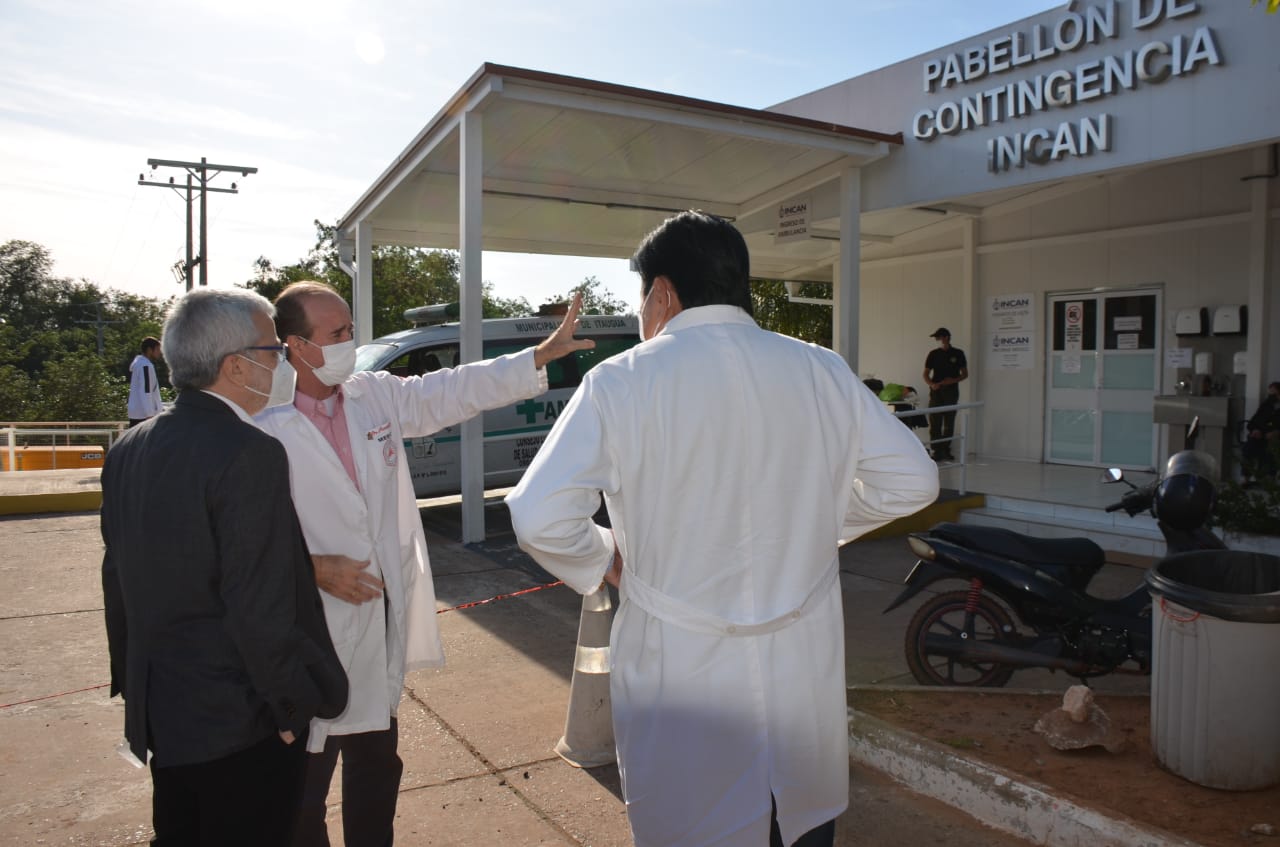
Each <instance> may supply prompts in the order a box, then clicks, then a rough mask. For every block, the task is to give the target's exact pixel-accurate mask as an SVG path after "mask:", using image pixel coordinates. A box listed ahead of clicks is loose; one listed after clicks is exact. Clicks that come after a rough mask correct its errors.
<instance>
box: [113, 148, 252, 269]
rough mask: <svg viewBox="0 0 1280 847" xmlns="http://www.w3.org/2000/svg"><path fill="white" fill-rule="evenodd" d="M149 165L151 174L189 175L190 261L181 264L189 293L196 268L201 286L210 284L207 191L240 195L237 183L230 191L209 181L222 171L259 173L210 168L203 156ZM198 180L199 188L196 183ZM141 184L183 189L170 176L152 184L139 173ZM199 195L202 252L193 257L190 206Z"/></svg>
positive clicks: (155, 161)
mask: <svg viewBox="0 0 1280 847" xmlns="http://www.w3.org/2000/svg"><path fill="white" fill-rule="evenodd" d="M147 164H148V165H150V166H151V170H152V172H154V171H155V169H156V168H182V169H184V170H185V171H186V172H187V186H186V200H187V261H186V262H185V263H184V264H183V265H182V275H181V279H182V280H183V281H185V282H186V284H187V290H188V291H190V290H191V288H192V282H193V281H192V278H191V271H192V269H193V268H194V267H195V266H196V265H199V266H200V284H201V285H208V284H209V206H208V201H207V199H206V197H207V195H208V192H210V191H217V192H220V193H222V194H239V193H240V192H239V191H237V190H236V184H235V183H234V182H233V183H231V187H230V188H215V187H213V186H212V185H210V184H209V180H211V179H213V178H214V177H216V176H217V175H218V174H220V173H222V172H223V171H231V172H233V173H239V174H240V175H241V176H248V175H249V174H256V173H257V172H258V169H257V168H251V167H248V166H246V165H211V164H209V162H208V160H206V159H205V157H204V156H201V157H200V161H198V162H179V161H176V160H173V159H147ZM193 179H194V180H195V181H196V182H198V183H199V185H196V184H193V182H192V180H193ZM138 185H154V186H156V187H157V188H172V189H173V190H174V191H176V192H177V193H178V195H179V196H182V190H181V189H180V188H179V187H178V184H177V183H176V182H175V181H174V178H173V177H169V181H168V182H149V181H148V180H147V179H146V174H138ZM195 192H199V194H200V253H199V255H197V256H195V257H194V258H193V257H192V255H191V254H192V245H191V203H192V200H193V199H194V193H195ZM177 271H178V267H177V265H175V266H174V273H175V274H176V273H177Z"/></svg>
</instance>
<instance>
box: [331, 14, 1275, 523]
mask: <svg viewBox="0 0 1280 847" xmlns="http://www.w3.org/2000/svg"><path fill="white" fill-rule="evenodd" d="M1277 26H1280V21H1276V20H1274V19H1271V18H1267V17H1266V16H1265V15H1263V14H1262V12H1261V10H1260V9H1254V8H1251V7H1250V4H1249V3H1248V2H1246V0H1200V2H1193V0H1093V2H1084V3H1071V4H1067V5H1065V6H1063V7H1062V8H1061V9H1058V10H1053V11H1049V12H1045V13H1043V14H1040V15H1036V16H1033V17H1030V18H1027V19H1025V20H1021V21H1016V22H1014V23H1011V24H1009V25H1007V26H1005V27H1002V28H999V29H996V30H992V31H990V32H987V33H982V34H978V35H975V36H973V37H972V38H969V39H965V40H964V41H961V42H957V43H955V44H950V45H944V46H940V47H938V48H937V49H936V50H931V51H929V52H928V53H925V54H923V55H921V56H919V57H916V58H914V59H909V60H907V61H904V62H900V63H897V64H895V65H891V66H889V67H886V68H883V69H881V70H878V71H875V72H872V73H869V74H866V75H863V76H859V77H856V78H853V79H850V80H847V81H845V82H841V83H837V84H835V85H832V86H830V87H828V88H824V89H821V90H819V91H815V92H812V93H809V94H804V95H802V96H799V97H797V98H795V99H794V100H789V101H787V102H784V103H781V104H779V105H777V106H775V107H773V108H772V109H769V110H764V111H757V110H750V109H740V108H737V107H731V106H725V105H723V104H715V103H707V102H705V101H697V100H691V99H689V98H682V97H676V96H673V95H668V94H662V93H658V92H650V91H641V90H637V89H631V88H624V87H620V86H613V85H609V84H605V83H600V82H595V81H591V80H580V79H573V78H566V77H559V76H554V75H550V74H543V73H539V72H535V71H526V70H521V69H513V68H502V67H497V66H491V65H486V66H485V67H483V68H481V70H480V71H479V72H478V73H477V74H476V75H475V76H474V77H473V78H472V79H471V80H470V81H469V82H468V83H467V85H466V86H464V87H463V89H462V90H460V91H459V93H458V94H457V95H456V96H455V97H454V98H453V100H451V101H450V103H449V104H447V105H446V106H445V107H444V109H443V110H442V111H441V112H440V114H438V115H437V116H436V117H435V118H434V119H433V120H432V121H431V122H430V123H429V124H428V125H427V127H426V128H425V129H424V130H423V132H422V133H421V134H419V136H418V137H417V138H415V139H414V140H413V142H412V143H411V144H410V145H409V147H408V148H407V149H406V150H405V152H404V153H403V154H402V155H401V156H400V157H398V158H397V160H396V162H395V163H393V164H392V165H391V166H390V167H389V168H388V170H387V171H386V172H385V173H384V174H383V175H382V176H381V177H380V178H379V180H378V181H377V182H376V183H375V184H374V185H373V186H372V187H371V188H370V189H369V191H368V192H366V194H365V195H364V196H363V197H362V198H361V199H360V200H359V201H358V202H357V203H356V205H355V206H354V207H353V208H352V209H351V211H350V212H348V213H347V215H346V216H344V218H343V220H342V221H340V223H339V230H340V234H341V235H343V236H345V238H346V239H348V242H349V243H348V244H347V245H346V248H345V249H346V250H347V251H348V258H349V260H350V261H352V263H353V264H354V265H356V266H364V267H368V266H369V264H370V263H368V262H367V261H366V262H361V261H360V255H361V254H362V253H363V254H364V255H365V256H366V257H367V252H366V251H367V250H368V249H369V247H370V246H371V245H372V244H374V243H398V244H413V245H418V246H430V247H448V248H453V249H460V250H461V251H462V258H463V287H464V310H466V309H468V308H469V309H470V312H469V313H468V312H466V311H464V320H465V319H466V317H467V315H468V314H471V315H478V311H479V310H478V304H479V279H480V270H479V262H480V250H481V248H482V247H483V249H485V250H519V251H526V252H550V253H572V254H577V255H596V256H619V257H623V256H628V255H630V253H631V252H632V251H633V250H634V248H635V246H636V244H637V243H638V241H639V239H640V238H641V237H642V236H643V234H644V233H645V232H647V231H648V230H649V229H651V228H652V227H653V226H655V225H656V224H657V223H658V222H659V221H661V220H662V219H663V218H664V217H666V216H667V215H669V214H670V213H671V212H672V211H673V210H678V209H683V208H702V209H704V210H706V211H708V212H711V213H714V214H720V215H724V216H728V217H732V218H733V219H734V220H735V221H736V223H737V225H738V227H739V229H741V230H742V231H743V233H744V234H745V235H746V236H747V239H748V244H749V245H750V248H751V253H752V262H753V272H754V273H755V274H756V275H758V276H761V277H769V278H782V279H795V280H804V281H824V282H830V283H832V286H833V299H834V301H835V309H836V321H835V329H836V332H835V343H836V347H837V349H839V350H840V351H841V352H842V353H843V354H844V355H845V356H846V357H847V358H848V359H849V360H850V363H851V364H853V365H854V367H855V369H856V370H857V371H858V372H859V374H860V375H862V376H870V375H875V376H878V377H880V378H881V379H884V380H886V381H894V382H902V383H907V384H911V383H918V382H919V375H920V372H921V370H922V368H923V363H924V357H925V355H926V353H927V352H928V350H929V349H930V348H931V347H932V346H933V342H932V340H931V339H930V338H929V337H928V336H929V334H930V333H932V332H933V330H934V329H935V328H936V327H938V326H940V325H941V326H946V327H948V328H949V329H950V330H951V332H952V334H953V342H954V343H955V345H956V346H958V347H960V348H962V349H964V350H965V351H966V353H967V355H968V359H969V373H970V379H969V380H968V381H967V382H966V383H964V384H963V386H962V394H961V399H962V401H968V400H980V401H982V402H983V404H984V407H983V409H982V410H981V412H980V413H979V414H978V415H977V417H976V420H975V422H974V423H975V425H974V426H973V427H972V428H971V429H972V431H973V432H974V434H975V440H974V442H972V443H971V445H970V449H971V450H974V451H976V452H977V453H979V454H982V455H986V456H990V457H999V458H1010V459H1023V460H1029V461H1040V462H1063V463H1071V464H1085V465H1120V466H1124V467H1133V468H1151V467H1154V466H1156V465H1157V464H1158V463H1159V462H1160V461H1161V460H1162V459H1163V458H1164V457H1165V456H1166V455H1167V453H1168V451H1169V445H1170V443H1171V442H1172V443H1173V444H1174V445H1175V449H1176V445H1177V444H1179V443H1180V438H1181V427H1179V426H1170V427H1167V428H1166V427H1162V426H1161V425H1159V424H1157V423H1156V422H1155V420H1156V412H1155V411H1154V409H1155V407H1156V406H1157V405H1159V404H1157V402H1156V400H1155V398H1156V397H1157V396H1163V395H1173V394H1175V393H1177V391H1178V384H1179V382H1180V381H1181V382H1185V383H1186V384H1187V385H1189V386H1190V390H1191V391H1192V393H1194V394H1200V393H1201V392H1202V391H1203V390H1205V389H1207V390H1209V391H1210V392H1211V393H1212V394H1214V395H1216V396H1217V397H1220V398H1222V399H1210V400H1207V401H1194V402H1198V403H1200V407H1199V409H1198V410H1199V411H1202V412H1203V413H1204V414H1205V415H1206V419H1209V420H1211V421H1214V422H1220V423H1222V422H1225V421H1220V420H1216V418H1217V417H1218V416H1220V415H1222V414H1223V413H1224V410H1225V409H1227V408H1230V410H1231V412H1232V415H1233V417H1234V419H1235V420H1238V419H1239V418H1240V416H1241V415H1243V416H1247V415H1248V414H1249V413H1250V412H1251V411H1252V409H1253V408H1254V407H1255V406H1256V405H1257V403H1258V402H1259V400H1260V398H1261V397H1262V395H1263V394H1264V392H1265V386H1266V385H1267V383H1268V382H1270V381H1272V380H1276V379H1280V339H1278V338H1277V333H1276V329H1277V327H1280V282H1278V279H1280V267H1278V263H1277V261H1276V255H1277V248H1280V225H1278V222H1277V219H1278V218H1280V191H1277V188H1276V182H1277V144H1278V143H1280V85H1277V84H1276V80H1277V71H1278V70H1280V49H1277V44H1280V41H1277V36H1280V29H1277ZM855 210H857V212H858V213H857V214H855V213H854V211H855ZM780 221H782V231H781V233H780ZM368 298H369V289H368V286H367V280H361V279H360V278H359V275H358V274H356V300H357V303H356V307H357V324H358V326H359V325H362V326H364V327H367V326H368V325H369V322H368V321H367V320H365V321H361V320H360V315H361V310H362V309H365V310H367V309H368V302H369V299H368ZM468 302H470V304H471V305H470V306H468V305H467V304H468ZM1241 307H1243V308H1241ZM1202 309H1203V310H1207V312H1206V313H1207V319H1206V321H1205V323H1206V325H1207V329H1206V330H1205V331H1204V334H1201V323H1200V314H1201V312H1200V310H1202ZM366 314H367V312H366ZM1242 315H1244V318H1243V325H1242V326H1241V327H1240V328H1238V329H1237V328H1236V327H1234V325H1233V321H1234V320H1236V319H1239V318H1240V317H1241V316H1242ZM1215 325H1216V331H1215ZM475 331H476V335H475V338H476V339H477V342H478V326H477V327H475ZM1188 332H1194V334H1186V333H1188ZM362 340H367V339H362ZM478 349H479V347H478V343H475V344H474V346H473V347H471V348H470V350H471V351H478ZM1204 353H1208V354H1212V355H1211V357H1203V356H1200V357H1198V356H1197V354H1204ZM473 355H475V352H472V353H468V352H467V348H465V347H464V354H463V356H464V359H468V358H470V357H471V356H473ZM1206 358H1211V359H1212V362H1211V363H1210V362H1208V361H1206ZM1197 362H1198V363H1199V364H1200V365H1201V367H1199V368H1197V367H1196V364H1197ZM1198 371H1205V373H1203V374H1201V373H1198ZM1187 402H1188V401H1177V402H1176V403H1172V404H1171V403H1164V404H1163V405H1162V406H1161V408H1162V409H1165V410H1166V412H1165V413H1162V414H1173V415H1175V416H1176V415H1177V414H1179V412H1177V411H1176V410H1175V411H1173V412H1168V411H1167V410H1169V409H1171V408H1174V407H1176V406H1177V405H1178V404H1181V405H1182V406H1183V407H1186V406H1187ZM1184 411H1186V409H1185V408H1184ZM1190 411H1196V409H1191V410H1190ZM1171 431H1172V432H1171ZM1228 431H1229V430H1228ZM1213 434H1214V435H1218V433H1213ZM1228 437H1229V436H1228ZM472 449H473V450H474V451H475V452H474V453H473V454H472V455H478V453H479V445H478V443H476V444H475V446H474V447H473V448H472ZM464 461H465V460H464ZM475 465H476V461H474V460H473V461H472V466H473V468H474V467H475ZM472 477H473V478H472V485H471V491H472V493H473V494H474V493H475V492H478V490H479V486H480V479H481V477H479V476H475V475H474V474H472ZM472 499H473V500H475V501H477V502H478V499H479V498H477V497H474V496H473V497H472ZM478 508H479V507H478V506H476V509H477V510H478ZM475 520H477V518H475V517H473V518H472V521H473V523H472V525H471V526H472V529H471V530H470V531H468V530H467V529H466V528H465V527H464V535H467V536H468V540H471V539H472V538H475V537H477V536H476V534H475V527H476V526H477V525H476V524H475V523H474V521H475ZM481 532H482V530H481Z"/></svg>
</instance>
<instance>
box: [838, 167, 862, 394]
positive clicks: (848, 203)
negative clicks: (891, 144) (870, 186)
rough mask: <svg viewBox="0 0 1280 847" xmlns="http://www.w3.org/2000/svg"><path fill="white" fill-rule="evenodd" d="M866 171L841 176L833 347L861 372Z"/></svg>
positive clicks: (852, 169) (848, 169)
mask: <svg viewBox="0 0 1280 847" xmlns="http://www.w3.org/2000/svg"><path fill="white" fill-rule="evenodd" d="M861 214H862V171H860V170H859V169H858V168H846V169H845V170H844V172H843V173H841V174H840V259H839V261H837V262H836V264H835V267H834V268H833V270H834V273H835V277H834V279H833V280H832V283H833V284H832V301H833V303H832V309H833V311H832V315H831V343H832V346H833V347H834V348H835V351H836V352H837V353H839V354H840V355H841V356H843V357H844V360H845V361H846V362H848V363H849V367H850V368H852V369H853V371H854V372H855V373H856V372H857V370H858V318H859V308H858V307H859V300H860V298H861V294H860V280H859V276H860V270H861V264H862V243H861V237H862V235H861V234H862V224H861V220H860V217H861Z"/></svg>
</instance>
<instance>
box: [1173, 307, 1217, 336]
mask: <svg viewBox="0 0 1280 847" xmlns="http://www.w3.org/2000/svg"><path fill="white" fill-rule="evenodd" d="M1173 334H1174V335H1179V336H1187V335H1208V334H1209V310H1208V309H1179V310H1178V314H1177V316H1176V317H1175V318H1174V322H1173Z"/></svg>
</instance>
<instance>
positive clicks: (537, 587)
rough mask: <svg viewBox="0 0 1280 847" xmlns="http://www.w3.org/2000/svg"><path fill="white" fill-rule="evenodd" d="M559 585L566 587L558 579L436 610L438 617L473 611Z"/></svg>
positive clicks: (562, 581)
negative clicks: (450, 613) (462, 610)
mask: <svg viewBox="0 0 1280 847" xmlns="http://www.w3.org/2000/svg"><path fill="white" fill-rule="evenodd" d="M558 585H564V580H562V579H558V580H556V581H555V582H548V583H547V584H546V585H535V586H534V587H533V588H523V589H521V590H519V591H512V592H511V593H510V594H498V595H497V596H494V597H490V598H489V599H488V600H475V601H473V602H471V603H463V604H462V605H460V606H450V607H449V608H447V609H436V614H437V615H443V614H444V613H445V612H455V611H457V610H458V609H471V608H474V607H476V606H484V605H486V604H488V603H492V602H493V601H495V600H506V599H507V598H508V597H519V596H520V595H521V594H532V593H533V592H535V591H541V590H543V589H544V588H555V587H556V586H558Z"/></svg>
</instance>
